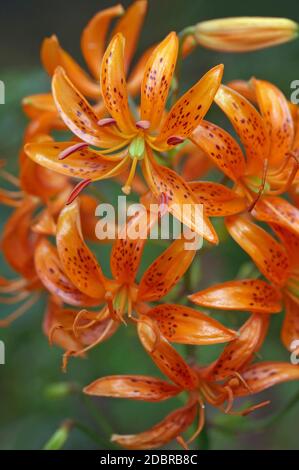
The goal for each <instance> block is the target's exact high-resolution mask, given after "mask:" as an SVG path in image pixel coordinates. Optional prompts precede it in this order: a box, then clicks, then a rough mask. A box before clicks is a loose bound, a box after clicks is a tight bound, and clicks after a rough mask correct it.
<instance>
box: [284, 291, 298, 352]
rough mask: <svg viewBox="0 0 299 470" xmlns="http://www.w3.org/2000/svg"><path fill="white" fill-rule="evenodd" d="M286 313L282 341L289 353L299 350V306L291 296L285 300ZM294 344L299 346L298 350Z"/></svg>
mask: <svg viewBox="0 0 299 470" xmlns="http://www.w3.org/2000/svg"><path fill="white" fill-rule="evenodd" d="M285 308H286V313H285V317H284V321H283V325H282V330H281V339H282V342H283V344H284V345H285V347H286V348H287V349H288V350H289V351H293V350H294V349H297V348H299V343H298V339H299V304H298V303H297V302H295V301H294V300H293V299H292V298H291V297H290V296H286V298H285ZM294 344H295V345H296V344H297V348H296V346H295V348H294Z"/></svg>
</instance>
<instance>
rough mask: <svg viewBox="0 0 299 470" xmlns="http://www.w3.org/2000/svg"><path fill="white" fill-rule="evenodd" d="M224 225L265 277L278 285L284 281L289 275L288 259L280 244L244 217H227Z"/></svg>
mask: <svg viewBox="0 0 299 470" xmlns="http://www.w3.org/2000/svg"><path fill="white" fill-rule="evenodd" d="M226 227H227V229H228V231H229V233H230V235H231V236H232V237H233V239H234V240H235V241H236V242H237V243H238V244H239V245H240V247H241V248H242V249H243V250H244V251H246V253H248V255H249V256H250V257H251V258H252V259H253V261H254V262H255V264H256V265H257V267H258V268H259V270H260V271H261V272H262V274H264V276H265V277H266V278H267V279H269V280H270V281H271V282H273V283H274V284H277V285H278V286H281V285H283V284H284V283H285V281H286V279H287V278H288V276H289V260H288V257H287V255H286V252H285V250H284V247H283V246H282V245H280V244H279V243H278V242H277V241H276V240H275V239H274V238H273V237H272V236H271V235H270V234H269V233H267V232H266V231H265V230H264V229H262V228H261V227H258V226H257V225H256V224H254V223H253V222H251V221H250V220H249V219H248V218H246V217H241V216H233V215H232V216H230V217H227V219H226Z"/></svg>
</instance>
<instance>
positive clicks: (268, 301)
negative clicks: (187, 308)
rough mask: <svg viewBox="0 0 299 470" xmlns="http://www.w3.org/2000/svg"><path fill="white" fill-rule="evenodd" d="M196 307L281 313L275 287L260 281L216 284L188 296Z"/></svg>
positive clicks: (279, 299) (279, 297)
mask: <svg viewBox="0 0 299 470" xmlns="http://www.w3.org/2000/svg"><path fill="white" fill-rule="evenodd" d="M189 299H190V300H191V301H192V302H194V303H195V304H196V305H200V306H202V307H208V308H219V309H221V310H241V311H251V312H258V313H278V312H280V311H281V295H280V293H279V291H278V290H277V289H275V287H272V286H270V285H269V284H267V283H266V282H265V281H262V280H260V279H242V280H240V281H228V282H224V283H223V284H217V285H214V286H212V287H209V288H208V289H204V290H202V291H199V292H196V293H195V294H192V295H190V296H189Z"/></svg>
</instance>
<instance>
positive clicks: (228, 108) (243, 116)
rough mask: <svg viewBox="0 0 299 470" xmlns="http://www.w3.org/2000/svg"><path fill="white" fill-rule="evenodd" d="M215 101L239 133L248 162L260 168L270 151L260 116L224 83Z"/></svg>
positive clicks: (245, 100) (246, 101)
mask: <svg viewBox="0 0 299 470" xmlns="http://www.w3.org/2000/svg"><path fill="white" fill-rule="evenodd" d="M215 102H216V103H217V104H218V106H219V107H220V108H221V109H222V111H223V112H224V113H225V114H226V115H227V117H228V118H229V120H230V121H231V123H232V125H233V126H234V128H235V130H236V132H237V134H238V135H239V137H240V139H241V141H242V143H243V145H244V147H245V150H246V155H247V159H248V163H249V164H252V165H254V167H256V166H257V167H260V168H261V169H262V162H263V161H264V159H265V158H267V157H268V156H269V151H270V140H269V136H268V132H267V129H266V125H265V122H264V120H263V118H262V116H261V115H260V114H259V113H258V111H257V110H256V109H255V107H254V106H253V105H252V104H251V103H250V102H249V101H248V100H247V99H246V98H244V96H242V95H240V94H239V93H238V92H237V91H235V90H233V89H232V88H229V87H227V86H224V85H221V86H220V87H219V89H218V91H217V93H216V96H215Z"/></svg>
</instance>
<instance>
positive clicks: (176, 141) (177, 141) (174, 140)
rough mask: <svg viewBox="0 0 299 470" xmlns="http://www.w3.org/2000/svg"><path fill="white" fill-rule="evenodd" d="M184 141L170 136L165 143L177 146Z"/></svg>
mask: <svg viewBox="0 0 299 470" xmlns="http://www.w3.org/2000/svg"><path fill="white" fill-rule="evenodd" d="M184 140H185V139H183V138H182V137H179V136H177V135H172V136H171V137H169V138H168V139H167V143H168V145H178V144H181V143H183V142H184Z"/></svg>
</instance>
